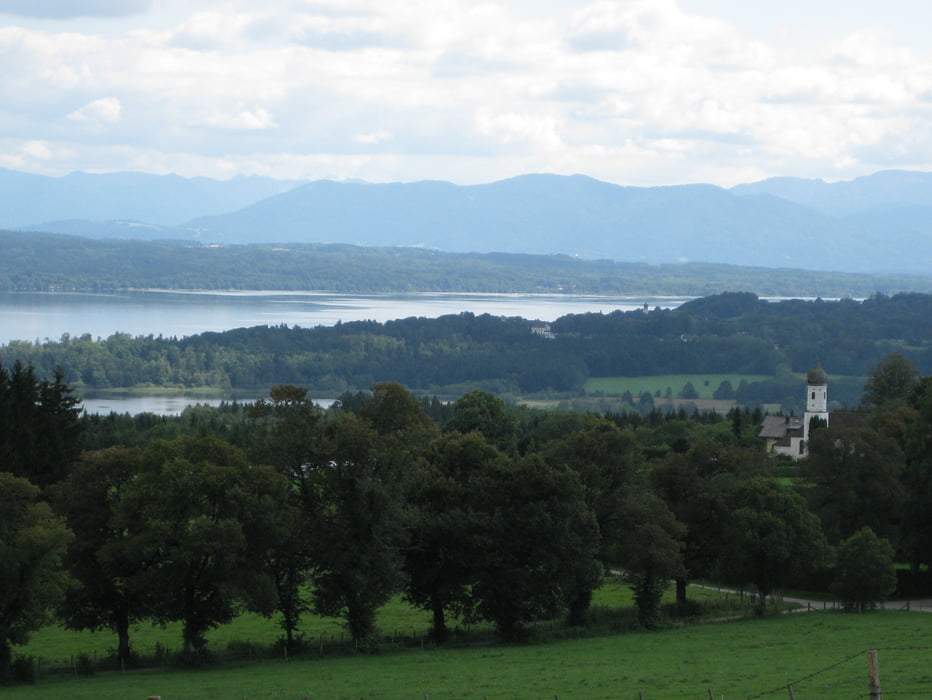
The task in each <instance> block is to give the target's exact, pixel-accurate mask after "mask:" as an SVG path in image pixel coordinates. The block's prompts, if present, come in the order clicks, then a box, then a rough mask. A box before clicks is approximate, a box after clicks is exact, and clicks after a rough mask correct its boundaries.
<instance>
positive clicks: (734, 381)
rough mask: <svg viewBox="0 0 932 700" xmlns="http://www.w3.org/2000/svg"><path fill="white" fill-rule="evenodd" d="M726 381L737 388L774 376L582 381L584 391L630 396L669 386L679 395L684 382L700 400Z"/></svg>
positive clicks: (663, 391)
mask: <svg viewBox="0 0 932 700" xmlns="http://www.w3.org/2000/svg"><path fill="white" fill-rule="evenodd" d="M726 379H727V380H728V381H729V382H731V386H732V388H734V389H737V388H738V385H739V384H740V383H741V380H742V379H744V380H747V381H748V382H760V381H764V380H765V379H773V377H771V376H769V375H766V374H658V375H655V376H650V377H590V378H589V379H587V380H586V382H585V384H583V388H584V390H585V391H586V393H587V394H595V393H599V392H601V393H603V394H607V395H620V394H624V393H625V392H626V391H629V392H631V395H632V396H637V395H639V394H643V393H644V392H645V391H646V392H648V393H649V394H650V395H651V396H654V395H655V394H656V393H657V392H658V391H659V392H660V396H661V397H663V396H665V395H666V392H667V389H670V391H671V393H672V394H673V398H677V397H678V396H679V393H680V391H682V389H683V387H684V386H686V384H687V383H692V385H693V386H694V387H695V389H696V392H697V393H698V394H699V398H700V399H711V398H712V394H713V393H714V392H715V390H716V389H718V386H719V384H721V383H722V382H723V381H725V380H726Z"/></svg>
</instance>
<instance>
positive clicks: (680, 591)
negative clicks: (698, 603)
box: [676, 576, 686, 605]
mask: <svg viewBox="0 0 932 700" xmlns="http://www.w3.org/2000/svg"><path fill="white" fill-rule="evenodd" d="M676 603H677V605H683V604H685V603H686V577H685V576H677V577H676Z"/></svg>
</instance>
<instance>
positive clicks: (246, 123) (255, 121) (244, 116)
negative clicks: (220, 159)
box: [205, 107, 278, 130]
mask: <svg viewBox="0 0 932 700" xmlns="http://www.w3.org/2000/svg"><path fill="white" fill-rule="evenodd" d="M205 124H207V125H208V126H215V127H218V128H221V129H245V130H257V129H272V128H275V127H276V126H278V125H277V124H276V123H275V119H274V118H273V117H272V114H271V113H270V112H269V111H268V110H267V109H265V108H263V107H255V108H253V109H251V110H250V109H243V108H239V109H237V110H235V111H233V112H231V113H221V114H214V115H211V116H210V117H208V118H207V119H206V120H205Z"/></svg>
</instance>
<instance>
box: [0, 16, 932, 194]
mask: <svg viewBox="0 0 932 700" xmlns="http://www.w3.org/2000/svg"><path fill="white" fill-rule="evenodd" d="M929 27H932V3H929V2H928V0H884V2H877V0H870V1H867V0H846V1H841V0H808V1H807V2H803V1H802V0H780V1H779V2H768V3H760V2H756V1H755V0H595V1H594V2H586V1H585V0H582V1H572V0H489V1H484V0H474V1H467V0H262V1H261V2H257V1H256V0H0V168H8V169H12V170H20V171H25V172H30V173H37V174H43V175H53V176H60V175H64V174H66V173H69V172H72V171H78V170H80V171H85V172H114V171H141V172H150V173H159V174H165V173H176V174H179V175H182V176H185V177H195V176H207V177H213V178H220V179H226V178H230V177H233V176H236V175H266V176H271V177H276V178H280V179H310V180H317V179H324V178H327V179H362V180H367V181H371V182H394V181H403V182H411V181H417V180H448V181H451V182H455V183H458V184H478V183H485V182H492V181H496V180H501V179H504V178H508V177H512V176H515V175H520V174H523V173H531V172H538V173H539V172H547V173H558V174H574V173H582V174H585V175H589V176H592V177H595V178H598V179H601V180H605V181H608V182H613V183H617V184H622V185H640V186H647V185H674V184H684V183H696V182H706V183H712V184H717V185H721V186H726V187H727V186H732V185H735V184H738V183H742V182H753V181H756V180H761V179H764V178H767V177H773V176H794V177H806V178H822V179H825V180H829V181H835V180H847V179H851V178H854V177H858V176H862V175H868V174H870V173H873V172H876V171H878V170H886V169H906V170H925V171H928V170H932V42H930V41H929V39H928V29H929Z"/></svg>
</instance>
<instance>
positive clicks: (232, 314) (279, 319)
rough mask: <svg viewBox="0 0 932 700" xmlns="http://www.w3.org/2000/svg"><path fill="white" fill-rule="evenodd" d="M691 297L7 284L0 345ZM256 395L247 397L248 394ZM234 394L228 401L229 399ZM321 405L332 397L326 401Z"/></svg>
mask: <svg viewBox="0 0 932 700" xmlns="http://www.w3.org/2000/svg"><path fill="white" fill-rule="evenodd" d="M691 298H692V297H683V296H654V297H611V296H593V295H587V296H576V295H564V294H454V293H449V294H438V293H411V294H333V293H326V292H256V291H249V292H183V291H167V290H140V291H129V292H113V293H106V294H91V293H65V292H59V293H56V292H47V293H45V292H0V344H8V343H10V342H11V341H14V340H23V341H28V342H34V341H39V342H43V341H46V340H53V341H57V340H59V339H60V338H61V337H62V336H63V335H64V334H66V333H67V334H69V335H71V336H81V335H84V334H89V335H90V336H91V337H92V338H95V339H96V338H106V337H108V336H111V335H113V334H114V333H128V334H129V335H132V336H137V335H150V334H151V335H155V336H158V335H163V336H166V337H171V336H178V337H182V336H189V335H195V334H197V333H203V332H204V331H225V330H230V329H232V328H244V327H250V326H262V325H268V326H277V325H281V324H285V325H288V326H302V327H307V328H310V327H314V326H332V325H334V324H336V323H338V322H343V323H346V322H349V321H360V320H372V321H379V322H385V321H391V320H394V319H398V318H408V317H410V316H424V317H427V318H436V317H438V316H443V315H445V314H458V313H461V312H463V311H471V312H472V313H475V314H483V313H489V314H493V315H496V316H520V317H522V318H527V319H531V320H538V321H548V322H549V321H553V320H555V319H557V318H559V317H560V316H565V315H567V314H574V313H586V312H590V311H592V312H604V313H609V312H611V311H615V310H621V311H631V310H634V309H639V308H641V307H643V306H644V304H647V305H648V306H650V307H651V308H654V307H660V308H664V309H670V308H675V307H677V306H679V305H680V304H682V303H684V302H686V301H688V300H689V299H691ZM256 398H258V397H257V396H252V397H241V400H243V401H252V400H254V399H256ZM221 400H222V399H220V398H215V397H209V398H205V397H198V396H179V395H168V396H165V395H163V396H157V395H156V396H136V395H133V396H127V395H113V396H106V395H103V396H101V395H98V396H94V397H92V398H87V399H86V400H85V401H84V406H85V409H86V410H87V411H88V412H89V413H105V414H106V413H110V412H111V411H115V412H117V413H133V414H135V413H143V412H148V413H156V414H159V415H177V414H179V413H181V412H182V411H183V410H184V408H185V407H186V406H190V405H192V404H196V403H203V404H208V405H217V404H219V403H220V401H221ZM226 400H229V399H226ZM321 403H323V404H326V403H328V402H327V401H326V400H323V401H321Z"/></svg>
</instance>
